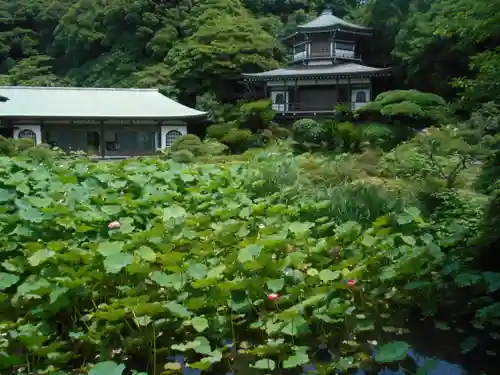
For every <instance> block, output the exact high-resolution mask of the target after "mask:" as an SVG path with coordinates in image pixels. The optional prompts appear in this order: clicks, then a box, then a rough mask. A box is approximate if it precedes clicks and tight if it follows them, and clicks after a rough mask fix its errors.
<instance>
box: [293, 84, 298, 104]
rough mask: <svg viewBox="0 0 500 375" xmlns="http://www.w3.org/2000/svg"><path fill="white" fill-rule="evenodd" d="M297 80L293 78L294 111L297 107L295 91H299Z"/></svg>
mask: <svg viewBox="0 0 500 375" xmlns="http://www.w3.org/2000/svg"><path fill="white" fill-rule="evenodd" d="M298 85H299V80H298V78H295V87H294V89H293V110H294V111H295V110H296V109H297V108H296V107H297V93H298V91H299V86H298Z"/></svg>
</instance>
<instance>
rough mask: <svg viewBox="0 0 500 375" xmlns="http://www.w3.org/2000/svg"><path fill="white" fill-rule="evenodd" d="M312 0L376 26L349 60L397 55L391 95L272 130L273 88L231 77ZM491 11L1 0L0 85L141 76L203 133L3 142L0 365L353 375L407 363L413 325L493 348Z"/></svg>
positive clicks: (259, 56)
mask: <svg viewBox="0 0 500 375" xmlns="http://www.w3.org/2000/svg"><path fill="white" fill-rule="evenodd" d="M326 3H328V5H331V6H333V7H334V8H335V12H336V14H338V15H340V16H347V17H350V18H351V19H353V20H357V21H362V22H363V23H365V24H367V25H370V26H373V27H374V28H375V33H374V35H375V40H374V42H373V43H372V44H369V45H367V46H365V49H366V50H367V51H365V52H367V56H369V57H368V61H366V63H368V64H372V65H377V66H385V65H394V66H401V69H400V70H399V71H397V72H396V74H395V76H394V80H393V84H394V88H398V89H399V88H401V90H395V91H391V92H386V93H383V94H380V95H379V96H378V97H377V98H376V100H374V101H373V102H372V103H370V104H368V105H367V106H366V107H364V108H363V109H362V110H360V111H356V112H352V111H351V110H349V109H347V108H344V109H342V110H341V108H339V111H338V113H337V115H336V117H335V118H332V119H329V120H327V121H315V120H311V119H303V120H300V121H297V122H296V123H295V124H293V126H292V127H291V135H292V138H293V142H290V143H291V144H289V143H288V142H281V141H280V138H286V137H287V136H288V130H287V129H284V128H282V127H280V126H279V125H278V124H276V123H274V122H273V118H274V115H275V114H274V112H273V111H272V109H271V104H270V102H269V101H266V100H258V101H253V102H240V101H239V99H241V97H242V95H243V93H244V90H245V88H244V86H243V85H241V84H240V81H241V73H242V72H253V71H259V70H262V69H269V68H273V67H276V66H278V65H279V64H282V63H284V62H285V60H286V54H285V51H284V49H283V46H282V45H281V43H280V39H279V38H280V37H281V36H282V35H284V34H285V33H286V32H289V31H291V30H292V28H293V26H294V25H296V24H297V23H300V22H304V21H305V20H308V19H310V18H311V17H313V16H314V15H316V14H317V11H318V10H320V9H321V8H323V7H324V6H325V5H326ZM499 15H500V3H498V2H491V1H486V0H453V1H451V0H433V1H429V0H396V1H394V0H369V1H368V2H366V4H360V3H358V1H356V0H348V1H328V2H327V1H323V0H314V1H307V2H305V1H303V0H291V1H270V0H244V1H243V0H198V1H190V0H176V1H170V0H163V1H158V0H139V1H136V0H120V1H103V0H51V1H49V0H20V1H16V2H14V1H8V0H0V22H1V23H2V27H1V28H0V74H1V76H0V83H1V84H11V85H21V84H22V85H48V86H50V85H78V86H80V85H89V86H115V87H123V86H140V87H159V88H161V89H163V90H164V91H165V92H166V93H167V94H169V95H171V96H174V97H177V98H178V99H179V100H181V101H182V102H184V103H185V104H188V105H193V106H194V105H196V106H197V107H198V108H200V109H203V110H206V111H208V112H209V113H210V115H211V118H212V120H214V122H215V124H216V125H212V126H210V127H209V128H208V129H207V137H206V139H203V140H202V139H200V138H198V137H197V136H194V135H187V136H183V137H180V138H178V139H177V140H176V141H175V143H174V144H173V145H172V147H171V148H170V149H169V150H162V151H161V152H160V153H159V155H157V156H156V157H148V158H136V159H130V160H126V161H123V162H109V163H97V162H93V161H90V160H88V159H87V158H85V157H84V155H77V154H64V153H63V152H61V151H60V150H56V149H51V148H50V147H48V146H46V145H40V146H36V147H35V146H33V144H32V143H30V142H29V141H26V140H20V141H12V140H7V139H4V138H0V203H1V207H0V232H1V233H2V236H1V237H0V249H1V250H0V371H2V373H9V374H10V373H18V374H25V375H39V374H45V373H48V374H54V375H80V374H90V375H109V374H112V375H121V374H122V373H123V371H124V369H125V366H127V369H136V370H137V371H134V372H133V373H134V374H137V372H138V371H143V372H146V373H147V374H150V375H159V374H174V373H178V372H179V370H180V367H181V366H180V364H178V363H172V362H171V359H169V358H171V356H173V355H176V354H182V355H184V356H185V357H186V361H187V362H188V363H189V366H190V367H194V368H198V369H203V370H206V371H208V372H212V373H214V374H217V375H219V374H224V373H226V372H228V371H231V372H233V373H234V374H236V375H239V374H241V373H245V374H250V375H253V374H266V373H273V374H284V373H286V371H292V372H291V373H292V374H293V373H294V372H293V371H295V370H298V368H299V367H300V366H301V365H304V364H307V363H314V364H315V365H316V368H317V369H318V371H319V373H320V374H329V373H332V372H333V371H334V370H335V371H337V370H340V371H344V372H345V373H347V374H349V373H350V371H351V372H352V371H355V369H356V368H358V367H362V368H367V369H376V368H378V367H379V366H381V365H384V364H387V363H397V364H400V363H401V361H405V360H406V359H407V352H408V349H409V348H410V346H411V345H413V340H414V338H415V336H416V335H417V334H418V333H419V331H420V327H414V323H415V322H416V321H419V320H420V318H422V317H427V318H428V319H429V320H430V322H431V323H432V326H433V327H436V328H438V329H439V330H442V331H446V332H450V331H452V332H453V334H454V336H453V343H456V347H455V348H454V350H455V351H459V352H461V353H462V354H463V355H466V354H467V353H469V355H470V356H472V357H474V358H479V357H480V356H481V355H482V354H484V353H486V354H487V355H488V356H495V355H496V353H495V352H494V351H493V349H494V348H495V347H498V338H499V337H500V335H499V327H500V322H499V318H500V303H499V302H498V292H499V291H500V273H499V271H500V270H499V269H498V264H500V263H499V262H500V259H499V258H500V257H499V256H498V251H497V249H498V245H499V241H500V231H499V229H498V228H500V223H499V218H500V208H499V207H500V185H499V183H500V180H499V179H500V169H499V165H500V164H499V160H500V152H499V149H500V138H499V134H500V122H499V121H500V110H499V107H498V104H499V102H498V101H499V98H500V86H499V83H498V82H499V80H498V74H499V73H500V59H499V56H500V54H499V53H498V52H499V50H498V40H499V37H500V26H499V25H500V20H499V17H500V16H499ZM370 50H371V52H373V53H371V54H370ZM408 89H409V90H408ZM418 90H420V91H418ZM429 92H432V94H430V93H429ZM0 94H1V93H0ZM457 94H458V95H457ZM0 98H1V97H0ZM235 104H238V105H235ZM1 105H2V103H0V106H1ZM0 108H1V107H0ZM457 115H458V116H457ZM422 128H425V131H424V132H420V133H417V132H416V129H422ZM313 151H314V153H313ZM464 301H467V303H464ZM464 327H465V329H464ZM462 332H463V333H462ZM228 342H231V344H229V343H228ZM431 344H433V345H434V344H435V343H431ZM374 350H376V352H377V353H376V354H374V353H373V351H374ZM325 352H327V353H326V357H325ZM431 354H433V353H431ZM465 358H467V357H465ZM480 362H481V363H480V364H479V365H478V367H480V368H479V370H478V372H485V371H486V369H485V368H483V366H485V365H484V362H485V361H480ZM96 364H97V365H96ZM412 365H414V364H412V363H409V364H408V363H405V364H404V366H405V369H406V370H408V366H412ZM494 369H495V370H497V369H498V366H496V367H494ZM410 370H411V369H410ZM420 373H422V372H421V371H420V372H419V373H418V374H419V375H420ZM490 374H491V373H490ZM143 375H144V373H143Z"/></svg>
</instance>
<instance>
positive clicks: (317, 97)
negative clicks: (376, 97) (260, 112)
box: [244, 10, 389, 117]
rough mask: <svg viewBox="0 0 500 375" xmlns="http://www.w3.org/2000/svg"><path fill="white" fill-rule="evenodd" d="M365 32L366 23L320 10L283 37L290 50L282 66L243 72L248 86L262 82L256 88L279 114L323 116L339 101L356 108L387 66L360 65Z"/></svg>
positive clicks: (367, 32)
mask: <svg viewBox="0 0 500 375" xmlns="http://www.w3.org/2000/svg"><path fill="white" fill-rule="evenodd" d="M370 35H371V34H370V29H369V28H366V27H363V26H359V25H354V24H351V23H349V22H346V21H344V20H342V19H340V18H338V17H336V16H334V15H333V13H332V12H331V11H330V10H325V11H324V12H323V13H322V14H321V15H320V16H319V17H318V18H316V19H315V20H313V21H311V22H309V23H307V24H304V25H300V26H299V27H298V30H297V32H296V33H294V34H293V35H290V36H289V37H287V38H286V39H285V40H284V43H285V44H286V45H287V46H288V47H289V49H290V52H291V53H290V60H289V63H288V65H287V66H286V67H284V68H281V69H275V70H271V71H267V72H262V73H256V74H245V75H244V76H245V80H246V81H247V82H248V84H250V85H253V87H262V86H263V90H260V92H264V95H265V97H267V98H269V99H271V101H272V102H273V108H274V110H275V111H276V112H277V113H278V115H281V116H287V117H305V116H318V115H321V116H324V115H325V113H330V114H332V113H334V112H335V111H336V108H337V107H338V106H339V105H342V106H343V107H349V108H352V109H354V110H355V109H358V108H360V107H361V106H362V105H364V104H366V103H367V102H369V101H370V100H372V99H373V95H372V92H373V88H372V78H373V77H376V76H384V75H388V73H389V69H387V68H375V67H369V66H365V65H362V64H361V62H362V55H361V52H360V51H361V49H362V48H360V46H362V43H367V42H369V39H368V37H369V36H370ZM255 91H259V90H255Z"/></svg>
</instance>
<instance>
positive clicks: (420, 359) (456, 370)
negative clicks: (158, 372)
mask: <svg viewBox="0 0 500 375" xmlns="http://www.w3.org/2000/svg"><path fill="white" fill-rule="evenodd" d="M408 355H409V357H410V358H412V359H413V360H414V361H415V364H416V366H417V368H426V369H427V371H426V372H425V373H424V375H466V374H467V373H466V371H465V370H464V369H463V368H462V367H461V366H459V365H456V364H453V363H450V362H447V361H441V360H436V359H432V358H429V357H425V356H423V355H419V354H417V353H416V352H415V351H413V350H410V352H409V353H408ZM169 360H171V361H173V362H178V363H180V364H181V365H184V357H182V356H176V357H171V358H169ZM430 360H432V365H431V366H430V365H429V361H430ZM302 369H303V373H302V374H303V375H315V374H316V371H315V369H314V366H313V365H305V366H303V367H302ZM183 374H184V375H201V371H199V370H196V369H191V368H187V367H184V366H183ZM226 375H233V374H232V373H227V374H226ZM355 375H408V373H405V372H404V371H403V370H399V371H394V370H391V369H388V368H385V369H382V370H380V371H379V372H378V374H375V373H366V372H365V371H363V370H359V371H358V372H357V373H356V374H355Z"/></svg>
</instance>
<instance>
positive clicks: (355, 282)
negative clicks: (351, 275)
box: [347, 279, 358, 287]
mask: <svg viewBox="0 0 500 375" xmlns="http://www.w3.org/2000/svg"><path fill="white" fill-rule="evenodd" d="M357 283H358V282H357V281H356V280H352V279H351V280H347V286H349V287H353V286H356V284H357Z"/></svg>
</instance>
